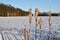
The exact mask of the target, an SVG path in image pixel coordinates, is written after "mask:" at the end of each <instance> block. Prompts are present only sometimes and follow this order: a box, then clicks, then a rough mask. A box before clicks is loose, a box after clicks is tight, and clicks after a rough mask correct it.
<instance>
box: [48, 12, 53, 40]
mask: <svg viewBox="0 0 60 40" xmlns="http://www.w3.org/2000/svg"><path fill="white" fill-rule="evenodd" d="M48 14H49V20H48V21H49V37H48V39H49V40H50V34H51V24H52V21H51V11H49V12H48Z"/></svg>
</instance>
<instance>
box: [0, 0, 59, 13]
mask: <svg viewBox="0 0 60 40" xmlns="http://www.w3.org/2000/svg"><path fill="white" fill-rule="evenodd" d="M0 3H4V4H8V5H9V4H11V5H12V6H14V7H16V8H21V9H23V10H26V11H28V9H29V8H32V9H33V11H34V9H35V8H36V7H38V8H39V10H40V11H41V12H42V11H45V12H47V11H49V10H51V11H52V12H60V0H0Z"/></svg>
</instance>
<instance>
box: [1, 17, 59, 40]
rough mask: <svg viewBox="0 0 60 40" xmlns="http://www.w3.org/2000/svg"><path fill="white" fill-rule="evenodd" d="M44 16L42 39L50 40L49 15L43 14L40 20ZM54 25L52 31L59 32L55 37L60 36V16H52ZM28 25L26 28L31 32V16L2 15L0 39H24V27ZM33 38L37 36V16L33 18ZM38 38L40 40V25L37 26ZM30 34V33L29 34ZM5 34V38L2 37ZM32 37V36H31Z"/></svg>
mask: <svg viewBox="0 0 60 40" xmlns="http://www.w3.org/2000/svg"><path fill="white" fill-rule="evenodd" d="M40 18H42V20H43V25H42V40H48V31H49V24H48V19H49V17H48V16H41V17H38V20H39V19H40ZM51 20H52V26H51V31H52V33H53V34H54V32H55V31H57V33H56V34H55V36H54V37H56V38H57V37H58V38H60V17H52V19H51ZM24 25H26V29H27V31H28V32H29V29H30V23H29V17H26V16H24V17H22V16H21V17H0V38H1V39H0V40H2V39H4V40H24V33H23V32H22V30H23V29H22V28H24V27H25V26H24ZM31 26H32V32H33V34H32V40H34V39H35V38H34V37H35V31H34V30H35V18H34V17H33V18H32V25H31ZM37 29H38V30H36V31H37V40H40V31H39V30H40V29H39V25H38V27H37ZM28 35H29V34H28ZM2 36H3V38H2ZM29 38H30V36H29Z"/></svg>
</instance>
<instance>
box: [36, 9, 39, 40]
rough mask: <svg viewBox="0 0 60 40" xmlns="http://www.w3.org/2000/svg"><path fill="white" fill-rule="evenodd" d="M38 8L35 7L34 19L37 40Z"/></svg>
mask: <svg viewBox="0 0 60 40" xmlns="http://www.w3.org/2000/svg"><path fill="white" fill-rule="evenodd" d="M38 11H39V10H38V8H35V21H36V26H35V40H37V31H36V30H37V18H38Z"/></svg>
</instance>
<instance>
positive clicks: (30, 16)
mask: <svg viewBox="0 0 60 40" xmlns="http://www.w3.org/2000/svg"><path fill="white" fill-rule="evenodd" d="M31 11H32V8H30V9H29V23H30V29H29V32H30V40H32V34H31V30H32V29H31V24H32V12H31Z"/></svg>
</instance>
